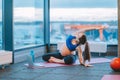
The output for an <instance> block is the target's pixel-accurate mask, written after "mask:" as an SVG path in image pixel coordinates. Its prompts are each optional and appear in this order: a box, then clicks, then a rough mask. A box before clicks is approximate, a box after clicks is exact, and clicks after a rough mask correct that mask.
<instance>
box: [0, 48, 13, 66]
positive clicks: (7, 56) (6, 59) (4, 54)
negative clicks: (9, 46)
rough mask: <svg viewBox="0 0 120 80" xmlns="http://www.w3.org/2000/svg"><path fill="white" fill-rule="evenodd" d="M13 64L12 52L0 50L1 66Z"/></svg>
mask: <svg viewBox="0 0 120 80" xmlns="http://www.w3.org/2000/svg"><path fill="white" fill-rule="evenodd" d="M10 63H12V52H11V51H4V50H0V65H5V64H10Z"/></svg>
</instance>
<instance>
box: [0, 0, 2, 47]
mask: <svg viewBox="0 0 120 80" xmlns="http://www.w3.org/2000/svg"><path fill="white" fill-rule="evenodd" d="M0 49H2V0H0Z"/></svg>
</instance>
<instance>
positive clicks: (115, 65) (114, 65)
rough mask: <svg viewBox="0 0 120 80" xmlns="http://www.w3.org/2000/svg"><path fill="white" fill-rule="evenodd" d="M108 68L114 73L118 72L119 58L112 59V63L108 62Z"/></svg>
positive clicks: (119, 67) (119, 69)
mask: <svg viewBox="0 0 120 80" xmlns="http://www.w3.org/2000/svg"><path fill="white" fill-rule="evenodd" d="M110 67H111V68H112V69H113V70H114V71H120V58H113V59H112V61H111V62H110Z"/></svg>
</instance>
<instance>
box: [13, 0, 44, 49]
mask: <svg viewBox="0 0 120 80" xmlns="http://www.w3.org/2000/svg"><path fill="white" fill-rule="evenodd" d="M43 1H44V0H14V5H13V6H14V48H15V49H19V48H24V47H31V46H36V45H42V44H44V40H43V39H44V37H43V36H44V34H43V33H44V32H43V31H44V30H43V28H44V27H43Z"/></svg>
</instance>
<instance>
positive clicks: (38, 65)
mask: <svg viewBox="0 0 120 80" xmlns="http://www.w3.org/2000/svg"><path fill="white" fill-rule="evenodd" d="M110 61H111V60H110V59H107V58H92V59H91V62H90V64H95V63H103V62H110ZM86 63H87V62H86ZM34 65H35V66H32V67H29V66H28V64H25V66H27V67H29V68H45V67H60V66H73V65H79V60H77V61H76V62H75V63H74V64H71V65H66V64H59V63H47V62H40V63H34Z"/></svg>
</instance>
